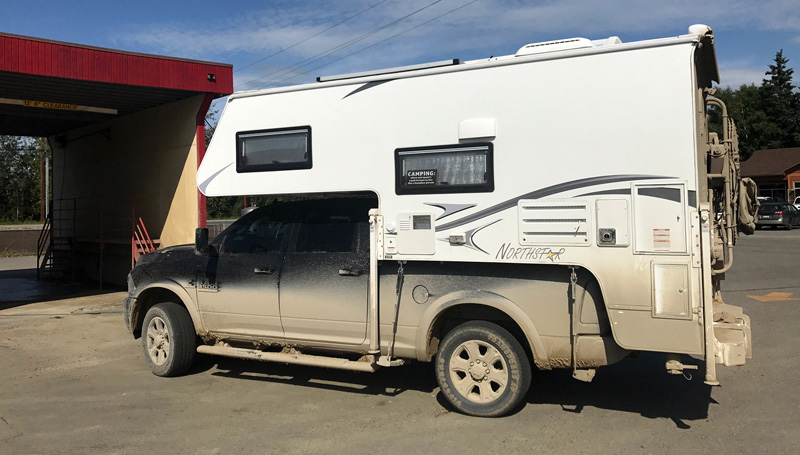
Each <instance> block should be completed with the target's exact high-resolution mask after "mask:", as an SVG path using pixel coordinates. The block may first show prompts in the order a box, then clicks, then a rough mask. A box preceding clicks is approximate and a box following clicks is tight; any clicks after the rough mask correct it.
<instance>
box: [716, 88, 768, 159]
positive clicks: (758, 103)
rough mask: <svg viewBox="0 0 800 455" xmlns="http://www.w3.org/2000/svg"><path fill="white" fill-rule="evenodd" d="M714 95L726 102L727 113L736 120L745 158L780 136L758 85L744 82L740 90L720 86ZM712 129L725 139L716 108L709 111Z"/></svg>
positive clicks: (740, 149) (741, 149) (719, 115)
mask: <svg viewBox="0 0 800 455" xmlns="http://www.w3.org/2000/svg"><path fill="white" fill-rule="evenodd" d="M714 96H716V97H717V98H719V99H721V100H722V101H723V102H724V103H725V105H726V106H727V107H728V115H729V116H730V117H731V118H732V119H733V121H734V122H735V123H736V129H737V131H738V133H739V152H740V153H741V156H742V159H747V158H749V157H750V156H752V155H753V153H755V151H756V150H760V149H764V148H769V146H770V145H769V144H770V142H771V141H773V140H774V138H775V137H776V136H777V135H778V127H777V125H775V123H774V122H773V121H772V120H771V119H770V118H769V117H768V116H767V114H766V112H764V109H763V107H762V96H761V89H760V88H759V87H756V86H755V85H753V84H750V85H742V86H741V87H739V89H738V90H734V89H731V88H724V89H718V90H717V93H716V94H715V95H714ZM709 129H710V130H711V131H715V132H717V133H718V134H719V136H720V139H721V138H722V114H721V113H720V112H718V111H717V110H716V109H714V110H711V111H710V115H709Z"/></svg>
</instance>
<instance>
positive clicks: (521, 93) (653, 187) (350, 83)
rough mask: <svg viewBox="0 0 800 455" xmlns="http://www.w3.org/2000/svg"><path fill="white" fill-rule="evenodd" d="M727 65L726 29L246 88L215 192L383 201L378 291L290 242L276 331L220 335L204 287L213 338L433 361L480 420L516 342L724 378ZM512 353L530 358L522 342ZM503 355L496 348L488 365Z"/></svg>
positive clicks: (201, 318)
mask: <svg viewBox="0 0 800 455" xmlns="http://www.w3.org/2000/svg"><path fill="white" fill-rule="evenodd" d="M718 80H719V76H718V70H717V63H716V55H715V51H714V36H713V34H712V31H711V29H710V28H708V27H706V26H702V25H696V26H692V27H690V29H689V33H688V34H686V35H683V36H678V37H673V38H665V39H657V40H651V41H641V42H633V43H622V42H620V40H619V39H618V38H616V37H612V38H609V39H604V40H597V41H590V40H587V39H583V38H575V39H568V40H560V41H552V42H545V43H535V44H529V45H526V46H523V47H522V48H521V49H519V51H518V52H517V53H516V54H515V55H508V56H503V57H493V58H489V59H483V60H475V61H467V62H462V61H459V60H448V61H444V62H437V63H432V64H427V65H419V66H415V67H403V68H396V69H389V70H384V71H376V72H367V73H359V74H350V75H344V76H335V77H326V78H319V79H318V82H317V83H313V84H308V85H301V86H294V87H284V88H277V89H270V90H263V91H251V92H241V93H236V94H234V95H232V96H231V97H230V98H229V101H228V104H227V106H226V107H225V110H224V112H223V114H222V117H221V120H220V122H219V125H218V127H217V129H216V132H215V134H214V137H213V140H212V142H211V144H210V146H209V149H208V152H207V154H206V156H205V158H204V160H203V162H202V164H201V166H200V169H199V171H198V175H197V184H198V187H199V188H200V190H201V191H202V192H203V193H204V194H205V195H207V196H230V195H255V194H258V195H265V194H269V195H283V194H293V195H296V194H305V195H309V194H319V195H331V194H336V195H342V194H345V195H346V194H364V193H366V194H369V195H373V197H374V198H376V204H374V205H375V207H374V208H373V209H372V210H370V211H369V223H370V224H369V238H368V240H365V242H366V241H368V250H369V257H370V260H369V263H368V264H366V263H365V264H364V270H365V271H364V275H365V280H366V281H365V286H366V287H365V288H364V294H363V295H361V296H356V297H352V299H351V301H349V303H342V305H343V306H342V307H337V308H334V309H331V308H327V309H326V308H325V305H324V299H320V298H317V297H312V296H309V293H310V291H308V292H306V294H303V292H302V291H293V290H292V288H291V286H292V281H291V265H289V266H287V265H286V264H287V263H291V261H292V260H293V259H287V258H289V255H290V253H291V252H292V251H293V250H292V248H293V247H291V246H290V247H288V248H289V250H282V251H289V253H281V254H287V255H285V256H281V257H283V258H284V259H281V260H282V261H283V262H281V265H279V266H278V267H288V269H287V270H288V271H287V272H286V275H283V274H282V273H283V272H280V273H281V275H280V277H279V278H277V280H278V281H279V283H278V285H279V288H278V289H279V291H277V292H278V293H277V297H276V299H277V303H276V307H275V308H276V310H275V313H276V315H274V317H277V318H278V319H279V320H280V321H281V322H282V326H281V329H280V333H277V332H271V333H261V335H258V334H254V333H249V334H248V333H245V334H244V335H242V334H239V335H237V334H236V333H234V332H236V330H241V331H243V332H246V331H247V330H246V329H243V328H237V327H242V324H240V325H238V326H237V325H236V324H233V325H230V326H229V328H228V329H225V330H215V327H213V325H215V324H225V321H230V320H231V319H230V318H228V319H226V317H228V316H225V317H222V316H220V314H221V313H222V310H220V309H219V307H218V306H217V307H214V306H213V305H211V306H206V307H205V308H204V305H203V303H202V298H201V297H198V299H199V300H201V301H200V303H199V306H198V307H197V308H190V309H189V313H190V314H192V320H193V321H194V325H195V329H196V332H197V333H198V334H200V335H201V336H202V337H203V338H204V340H206V345H205V346H201V347H200V348H199V350H200V351H201V352H209V353H216V354H222V355H233V356H238V357H249V358H258V359H261V360H264V359H267V357H269V356H266V354H264V353H263V352H262V351H259V350H257V351H252V350H250V351H248V352H250V354H248V353H246V352H244V351H245V349H243V348H241V347H237V345H236V343H235V342H230V340H234V341H237V340H238V341H241V340H249V341H254V340H255V341H256V346H262V347H263V346H267V345H269V344H270V343H283V344H282V346H286V345H289V346H293V347H297V348H298V349H302V348H310V349H321V350H323V351H326V352H329V353H330V352H339V353H347V352H350V353H361V354H365V355H370V356H373V357H371V359H372V360H370V358H366V360H367V363H370V362H371V363H372V364H374V365H376V366H390V365H397V364H398V363H401V362H400V361H399V359H398V358H400V359H402V358H406V359H417V360H422V361H430V360H434V359H435V360H436V369H437V377H438V378H439V382H440V385H441V386H442V389H443V392H444V393H445V395H446V396H447V398H448V400H450V401H451V403H453V404H454V406H456V407H457V408H458V409H460V410H462V411H464V412H467V413H470V414H476V415H499V414H501V413H504V412H507V411H508V410H509V409H510V407H513V406H515V405H516V404H517V403H519V400H520V399H521V398H520V397H519V396H518V395H519V394H518V393H517V395H514V396H511V397H510V398H508V400H505V399H503V400H505V401H502V400H500V398H498V397H500V396H501V395H503V394H504V393H505V391H506V389H507V388H508V389H511V388H513V389H514V390H520V389H521V390H523V392H522V394H523V395H524V391H525V390H527V385H528V384H529V383H530V376H529V373H528V372H523V373H521V374H520V373H518V372H515V371H516V369H517V368H521V369H523V370H524V369H525V368H528V369H529V368H530V367H528V366H527V365H528V364H527V362H528V359H525V358H521V357H527V358H529V359H530V360H531V361H532V362H533V363H534V364H535V365H536V366H537V367H538V368H541V369H550V368H572V369H573V370H574V376H575V377H576V378H578V379H582V380H591V378H592V377H593V376H594V368H596V367H598V366H601V365H605V364H609V363H613V362H615V361H617V360H619V359H621V358H624V357H625V355H627V353H629V352H631V351H658V352H664V353H667V354H668V355H667V359H666V360H667V362H666V367H667V370H668V371H669V372H671V373H674V374H678V373H681V372H683V371H684V370H685V369H696V368H698V365H696V364H692V361H687V359H690V357H681V355H688V356H691V358H694V359H700V360H705V366H704V368H705V380H706V382H707V383H709V384H716V383H717V382H716V373H715V365H716V364H718V363H721V364H724V365H741V364H743V363H744V361H745V358H746V357H749V356H750V346H751V340H750V329H749V319H748V317H747V316H746V315H744V314H743V312H742V311H741V309H739V308H737V307H733V306H729V305H725V304H724V303H723V302H722V299H721V295H720V292H719V291H720V285H719V283H720V280H721V279H722V278H723V277H724V273H725V271H727V270H728V269H729V268H730V266H731V263H732V261H733V244H734V241H735V238H736V236H737V233H738V232H739V230H740V229H742V230H751V229H752V225H751V224H750V223H751V222H752V220H750V219H747V220H745V219H744V218H747V216H746V214H747V213H752V207H751V206H750V203H749V202H747V201H746V200H745V198H744V197H743V195H744V193H745V192H743V191H740V185H742V183H741V179H740V177H739V171H738V169H739V164H738V161H739V158H738V145H737V138H736V132H735V127H734V126H733V123H732V122H731V121H730V120H729V119H728V118H727V115H725V116H724V120H725V132H724V134H723V138H718V137H717V135H716V134H713V133H712V134H709V133H708V128H707V120H706V109H707V106H708V105H709V104H712V105H715V106H717V108H720V109H723V111H724V105H723V104H722V103H721V102H720V101H718V100H716V99H714V98H713V97H711V96H710V94H711V93H713V90H712V89H711V84H712V81H718ZM740 199H741V200H740ZM365 210H366V209H365ZM740 212H741V213H740ZM743 214H744V215H743ZM364 217H365V219H366V217H367V214H364ZM740 218H741V219H740ZM740 225H741V226H740ZM300 229H302V228H300ZM270 232H277V231H270ZM338 232H339V231H336V230H330V231H328V232H326V231H324V230H322V231H317V235H320V236H326V235H328V236H337V235H339V234H338ZM224 235H225V233H223V236H224ZM287 235H288V234H287ZM299 235H302V234H299ZM224 242H225V240H224V239H222V240H218V241H216V245H217V247H216V248H217V249H218V251H215V253H214V254H219V255H220V256H219V264H220V266H221V264H223V258H222V255H223V254H224V250H225V247H224ZM200 243H203V244H202V245H199V246H198V249H199V250H202V251H203V252H204V254H208V253H207V252H205V251H206V250H205V244H204V242H203V241H201V242H200ZM212 246H213V244H212ZM212 250H213V248H212ZM251 269H252V267H251ZM258 270H259V269H256V272H257V273H258ZM270 270H272V269H270ZM281 270H283V269H281ZM342 270H345V269H340V270H339V272H340V275H342ZM345 271H347V272H350V271H351V269H346V270H345ZM276 274H278V272H276ZM344 275H348V274H347V273H345V274H344ZM350 275H352V273H351V274H350ZM208 276H210V275H208ZM395 277H396V278H395ZM432 277H437V278H435V279H434V278H432ZM284 279H285V280H286V284H285V285H284V284H283V280H284ZM213 280H214V278H213V277H212V278H210V279H207V280H206V281H203V280H202V279H198V282H197V283H198V284H197V286H198V288H197V295H198V296H200V295H201V294H202V293H203V292H207V291H209V289H210V290H211V292H220V293H221V292H223V291H222V290H221V289H222V287H224V286H225V283H224V282H222V281H220V282H219V283H216V284H215V283H214V282H213ZM426 280H427V281H426ZM448 280H449V281H448ZM509 280H511V281H509ZM311 281H312V280H309V281H308V286H310V287H308V288H306V290H308V289H311V288H312V287H313V283H311ZM444 282H447V283H449V284H442V283H444ZM453 283H456V284H453ZM200 286H203V287H204V289H201V287H200ZM396 290H397V293H395V291H396ZM322 292H327V293H328V295H331V296H334V295H335V294H336V292H337V287H336V285H331V286H330V287H329V288H328V289H327V291H322ZM298 296H300V297H298ZM303 296H304V297H303ZM303 298H305V299H306V300H303ZM340 300H341V299H340ZM303 302H305V303H303ZM303 305H308V308H305V309H303V308H304V307H303ZM348 305H349V306H348ZM351 309H352V310H353V311H352V314H353V315H355V316H353V317H352V318H351V319H348V318H347V317H345V316H343V314H344V313H347V311H350V310H351ZM145 311H146V309H142V310H140V313H141V314H144V312H145ZM445 315H446V316H445ZM271 317H273V316H271ZM265 320H266V319H265ZM209 321H214V322H211V323H209ZM444 321H449V322H444ZM485 323H490V326H489V328H488V329H487V326H485ZM495 323H496V324H495ZM209 324H210V325H211V326H209ZM348 324H350V325H348ZM352 324H355V325H352ZM133 325H134V326H135V323H134V324H133ZM198 326H199V327H198ZM497 326H500V327H503V328H505V329H506V330H505V331H504V332H502V333H500V332H499V331H498V330H495V329H494V328H493V327H497ZM353 327H355V329H354V330H355V331H356V332H358V333H359V335H358V336H355V338H354V340H355V341H353V340H350V343H351V344H350V346H351V347H350V348H346V347H345V345H347V343H348V341H347V340H346V336H345V335H344V334H345V333H346V332H347V331H348V330H349V329H350V328H353ZM482 334H483V335H482ZM259 336H260V338H259ZM503 337H505V338H503ZM509 337H511V339H512V340H511V341H509V340H508V339H507V338H509ZM500 338H503V339H505V340H506V341H507V342H503V343H501V342H495V341H496V340H498V339H500ZM493 340H495V341H493ZM504 343H505V344H504ZM514 343H517V345H516V346H512V345H513V344H514ZM237 349H238V350H237ZM515 349H516V350H517V351H518V352H519V350H520V349H522V351H524V352H526V353H527V355H521V356H517V357H519V358H514V357H513V356H510V357H509V355H510V354H508V353H511V352H512V351H514V350H515ZM487 350H488V351H487ZM253 352H257V353H256V354H253ZM487 352H492V353H496V354H497V355H496V356H495V357H496V358H497V359H500V360H498V362H499V363H496V364H493V363H492V361H490V362H489V364H488V365H487V363H486V362H485V361H483V360H481V359H483V358H484V357H487V358H488V357H491V355H490V354H488V353H487ZM507 354H508V355H507ZM292 355H300V354H297V352H292ZM310 358H311V356H309V357H308V359H310ZM493 358H494V357H493ZM269 359H274V360H279V361H291V360H287V358H286V357H281V358H277V357H271V358H269ZM269 359H267V360H269ZM320 362H321V361H320ZM364 362H365V359H364V358H362V359H361V363H362V364H363V363H364ZM298 363H299V362H298ZM307 363H314V362H313V361H312V360H308V362H307ZM462 363H463V365H462ZM319 364H321V365H323V366H331V365H330V364H323V363H319ZM476 365H477V367H476ZM493 365H494V366H493ZM484 367H486V368H485V370H484ZM498 371H499V373H498ZM487 384H489V385H487ZM509 394H511V392H509ZM500 401H502V403H501V402H500Z"/></svg>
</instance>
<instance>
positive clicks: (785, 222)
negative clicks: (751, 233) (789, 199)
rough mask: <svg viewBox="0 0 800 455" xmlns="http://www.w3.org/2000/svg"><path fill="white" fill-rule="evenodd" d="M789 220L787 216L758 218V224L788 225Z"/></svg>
mask: <svg viewBox="0 0 800 455" xmlns="http://www.w3.org/2000/svg"><path fill="white" fill-rule="evenodd" d="M788 225H789V220H788V219H787V218H778V219H774V220H756V226H788Z"/></svg>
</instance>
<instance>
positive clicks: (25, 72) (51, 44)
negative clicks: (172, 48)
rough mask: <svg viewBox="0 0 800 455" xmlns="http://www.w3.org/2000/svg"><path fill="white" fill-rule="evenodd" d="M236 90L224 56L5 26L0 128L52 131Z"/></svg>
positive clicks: (0, 40) (0, 36)
mask: <svg viewBox="0 0 800 455" xmlns="http://www.w3.org/2000/svg"><path fill="white" fill-rule="evenodd" d="M232 92H233V68H232V66H231V65H228V64H225V63H211V62H202V61H197V60H187V59H180V58H174V57H164V56H160V55H147V54H137V53H132V52H124V51H119V50H113V49H103V48H99V47H91V46H83V45H79V44H72V43H62V42H57V41H50V40H45V39H40V38H31V37H27V36H18V35H9V34H4V33H0V134H10V135H17V136H51V135H54V134H60V133H63V132H66V131H70V130H73V129H76V128H80V127H83V126H87V125H90V124H93V123H98V122H103V121H105V120H108V119H110V118H115V117H118V116H124V115H128V114H131V113H133V112H138V111H142V110H145V109H149V108H151V107H155V106H159V105H162V104H167V103H171V102H175V101H179V100H182V99H187V98H191V97H195V96H198V95H201V96H204V95H207V96H210V97H219V96H224V95H229V94H231V93H232ZM200 115H201V116H203V115H205V112H203V113H202V114H200Z"/></svg>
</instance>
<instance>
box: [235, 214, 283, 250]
mask: <svg viewBox="0 0 800 455" xmlns="http://www.w3.org/2000/svg"><path fill="white" fill-rule="evenodd" d="M251 215H252V216H247V217H245V218H242V219H240V220H239V221H237V222H236V223H234V224H233V225H231V227H230V228H229V229H228V232H227V235H226V236H225V240H224V241H223V244H222V252H223V253H259V252H275V251H280V249H281V244H282V243H283V237H284V235H285V234H286V230H287V227H288V226H289V223H287V222H286V221H283V220H279V219H274V218H273V216H272V214H271V213H270V212H269V211H266V210H263V209H262V210H259V211H256V212H253V213H252V214H251Z"/></svg>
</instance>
